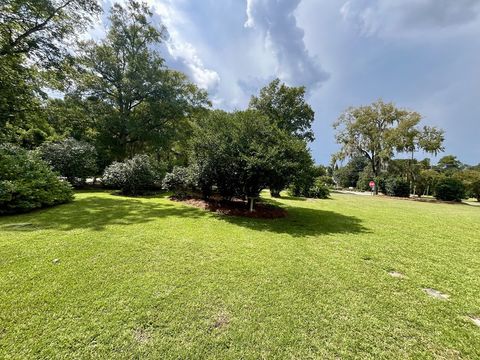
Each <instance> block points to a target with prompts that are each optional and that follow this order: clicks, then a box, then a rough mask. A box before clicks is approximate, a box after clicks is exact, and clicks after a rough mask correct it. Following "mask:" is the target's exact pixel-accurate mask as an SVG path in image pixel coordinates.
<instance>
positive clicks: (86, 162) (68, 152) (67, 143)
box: [39, 138, 97, 185]
mask: <svg viewBox="0 0 480 360" xmlns="http://www.w3.org/2000/svg"><path fill="white" fill-rule="evenodd" d="M39 152H40V154H41V157H42V159H43V160H45V161H46V162H47V163H48V164H50V166H52V168H53V170H55V171H57V172H59V173H60V175H62V176H64V177H66V178H67V180H68V181H69V182H70V183H71V184H73V185H83V184H84V183H85V180H86V179H87V177H93V176H95V175H96V171H97V162H96V161H97V152H96V150H95V147H94V146H93V145H91V144H89V143H86V142H83V141H78V140H75V139H72V138H69V139H66V140H63V141H58V142H47V143H44V144H42V146H40V148H39Z"/></svg>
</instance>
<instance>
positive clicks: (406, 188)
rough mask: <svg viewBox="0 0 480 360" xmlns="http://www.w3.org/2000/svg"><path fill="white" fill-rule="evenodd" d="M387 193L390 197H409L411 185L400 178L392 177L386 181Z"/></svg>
mask: <svg viewBox="0 0 480 360" xmlns="http://www.w3.org/2000/svg"><path fill="white" fill-rule="evenodd" d="M385 192H386V194H387V195H389V196H397V197H409V196H410V183H409V182H408V181H406V180H404V179H402V178H399V177H390V178H388V179H386V180H385Z"/></svg>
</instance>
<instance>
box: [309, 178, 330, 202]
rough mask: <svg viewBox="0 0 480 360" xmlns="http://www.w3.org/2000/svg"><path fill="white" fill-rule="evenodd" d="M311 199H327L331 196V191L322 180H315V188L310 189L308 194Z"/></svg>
mask: <svg viewBox="0 0 480 360" xmlns="http://www.w3.org/2000/svg"><path fill="white" fill-rule="evenodd" d="M307 195H308V196H307V197H309V198H314V199H327V198H328V197H329V196H330V190H329V189H328V187H327V186H326V185H325V183H324V182H323V181H322V179H320V178H319V179H317V180H315V183H314V184H313V186H312V187H311V188H310V189H309V191H308V194H307Z"/></svg>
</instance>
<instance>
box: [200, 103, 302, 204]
mask: <svg viewBox="0 0 480 360" xmlns="http://www.w3.org/2000/svg"><path fill="white" fill-rule="evenodd" d="M309 156H310V155H309V153H308V151H307V150H306V147H305V143H304V142H303V141H302V140H300V139H298V138H295V137H293V136H291V135H290V134H288V133H287V132H285V131H283V130H282V129H280V128H279V127H278V126H276V125H275V124H274V123H272V122H271V121H269V119H268V118H266V117H265V116H264V115H262V114H261V113H259V112H257V111H253V110H248V111H237V112H234V113H226V112H223V111H213V112H211V113H209V114H208V115H207V116H205V117H203V118H201V119H199V121H198V123H197V124H196V129H195V136H194V138H193V141H192V157H191V162H192V164H195V165H196V166H197V168H198V174H199V184H200V185H199V186H200V187H202V189H209V188H211V187H212V186H215V187H216V188H217V189H218V191H219V193H220V194H221V195H222V196H223V197H224V198H227V199H230V198H232V197H234V196H238V197H244V198H246V197H249V198H256V197H258V196H259V194H260V191H261V190H262V189H264V188H266V187H268V186H270V184H273V183H275V184H277V183H278V177H280V176H282V177H283V179H280V180H281V181H285V179H288V178H290V176H291V175H292V174H294V173H295V171H296V170H299V169H300V168H301V166H302V163H303V161H304V160H305V159H308V160H310V158H309ZM310 161H311V160H310Z"/></svg>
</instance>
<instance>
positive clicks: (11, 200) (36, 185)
mask: <svg viewBox="0 0 480 360" xmlns="http://www.w3.org/2000/svg"><path fill="white" fill-rule="evenodd" d="M72 199H73V192H72V188H71V185H70V184H69V183H68V182H65V181H62V180H60V179H59V178H58V177H57V175H56V174H55V173H54V172H53V171H52V170H51V169H50V167H49V166H48V164H47V163H45V162H44V161H43V160H41V159H40V158H38V157H37V156H36V155H35V154H33V153H31V152H27V151H26V150H24V149H21V148H18V147H15V146H12V145H1V146H0V214H13V213H18V212H25V211H29V210H33V209H37V208H41V207H45V206H52V205H57V204H61V203H65V202H68V201H71V200H72Z"/></svg>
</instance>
